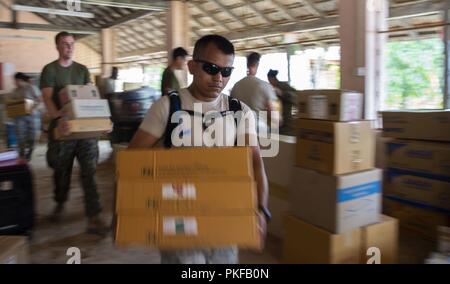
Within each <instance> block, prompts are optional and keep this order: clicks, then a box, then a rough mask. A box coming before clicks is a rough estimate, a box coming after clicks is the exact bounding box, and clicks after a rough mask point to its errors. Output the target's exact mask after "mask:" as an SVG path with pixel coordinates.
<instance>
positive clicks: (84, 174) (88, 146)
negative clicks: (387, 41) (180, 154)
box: [40, 32, 107, 235]
mask: <svg viewBox="0 0 450 284" xmlns="http://www.w3.org/2000/svg"><path fill="white" fill-rule="evenodd" d="M55 43H56V48H57V50H58V53H59V58H58V60H55V61H53V62H51V63H49V64H47V65H46V66H45V67H44V69H43V70H42V74H41V86H40V87H41V89H42V94H43V98H44V103H45V106H46V108H47V112H48V114H49V116H50V117H51V122H50V126H49V137H48V138H49V142H48V150H47V162H48V164H49V166H50V167H51V168H53V170H54V183H55V190H54V194H55V201H56V203H57V205H56V208H55V210H54V212H53V215H52V219H53V220H54V221H59V219H60V217H61V213H62V212H63V209H64V203H65V202H66V201H67V198H68V193H69V189H70V178H71V174H72V168H73V162H74V159H75V157H76V158H77V160H78V162H79V164H80V171H81V182H82V187H83V190H84V202H85V211H86V215H87V217H88V232H89V233H93V234H99V235H103V234H105V233H106V231H107V227H106V226H105V225H104V223H103V222H102V221H101V219H100V218H99V214H100V212H101V210H102V209H101V205H100V201H99V199H100V198H99V195H98V192H97V184H96V180H95V172H96V168H97V160H98V141H97V139H95V138H94V139H79V140H64V141H62V140H56V139H55V137H54V130H55V129H56V128H57V129H58V131H59V132H60V133H67V132H68V130H69V129H68V128H69V127H68V123H67V120H66V118H65V117H64V114H63V113H62V111H61V109H62V107H63V106H62V103H61V101H60V97H59V92H60V91H61V90H62V89H63V88H64V87H65V86H67V85H86V84H89V83H90V82H91V81H90V78H89V71H88V69H87V68H86V66H84V65H81V64H79V63H77V62H74V61H73V60H72V57H73V52H74V46H75V39H74V36H73V35H72V34H70V33H67V32H60V33H58V34H57V35H56V37H55Z"/></svg>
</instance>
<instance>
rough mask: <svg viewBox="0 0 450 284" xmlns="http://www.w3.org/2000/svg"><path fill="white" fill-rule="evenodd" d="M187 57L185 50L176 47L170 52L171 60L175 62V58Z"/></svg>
mask: <svg viewBox="0 0 450 284" xmlns="http://www.w3.org/2000/svg"><path fill="white" fill-rule="evenodd" d="M187 55H188V53H187V51H186V49H184V48H182V47H177V48H175V49H174V50H173V51H172V59H173V60H175V59H177V57H179V56H181V57H186V56H187Z"/></svg>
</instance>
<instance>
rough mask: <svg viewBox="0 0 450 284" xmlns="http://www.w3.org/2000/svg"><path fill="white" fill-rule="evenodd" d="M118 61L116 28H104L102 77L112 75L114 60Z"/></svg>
mask: <svg viewBox="0 0 450 284" xmlns="http://www.w3.org/2000/svg"><path fill="white" fill-rule="evenodd" d="M115 61H116V37H115V34H114V30H113V29H111V28H109V29H102V77H104V78H105V77H109V76H111V68H112V67H113V64H111V63H112V62H115Z"/></svg>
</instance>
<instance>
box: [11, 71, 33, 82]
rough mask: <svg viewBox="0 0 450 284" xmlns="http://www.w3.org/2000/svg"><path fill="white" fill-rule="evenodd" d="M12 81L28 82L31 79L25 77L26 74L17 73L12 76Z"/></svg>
mask: <svg viewBox="0 0 450 284" xmlns="http://www.w3.org/2000/svg"><path fill="white" fill-rule="evenodd" d="M14 79H18V80H23V81H27V82H28V81H29V80H30V79H31V77H30V76H28V75H26V74H24V73H22V72H17V73H16V74H15V75H14Z"/></svg>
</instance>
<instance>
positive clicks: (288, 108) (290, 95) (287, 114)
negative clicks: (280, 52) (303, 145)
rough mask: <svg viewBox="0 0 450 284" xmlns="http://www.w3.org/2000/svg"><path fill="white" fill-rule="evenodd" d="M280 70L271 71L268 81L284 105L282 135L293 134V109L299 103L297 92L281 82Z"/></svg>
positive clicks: (268, 74)
mask: <svg viewBox="0 0 450 284" xmlns="http://www.w3.org/2000/svg"><path fill="white" fill-rule="evenodd" d="M277 75H278V70H272V69H270V70H269V72H268V73H267V79H268V80H269V82H270V84H271V85H272V87H273V88H274V90H275V93H276V94H277V97H278V98H279V99H280V101H281V104H282V107H281V108H282V116H283V118H282V121H283V123H282V126H281V127H280V134H286V135H290V134H293V131H294V128H293V125H292V122H293V109H294V107H295V106H296V103H297V100H296V98H297V95H296V92H297V90H296V89H294V88H292V87H291V86H289V84H288V83H287V82H281V81H279V80H278V78H277Z"/></svg>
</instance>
